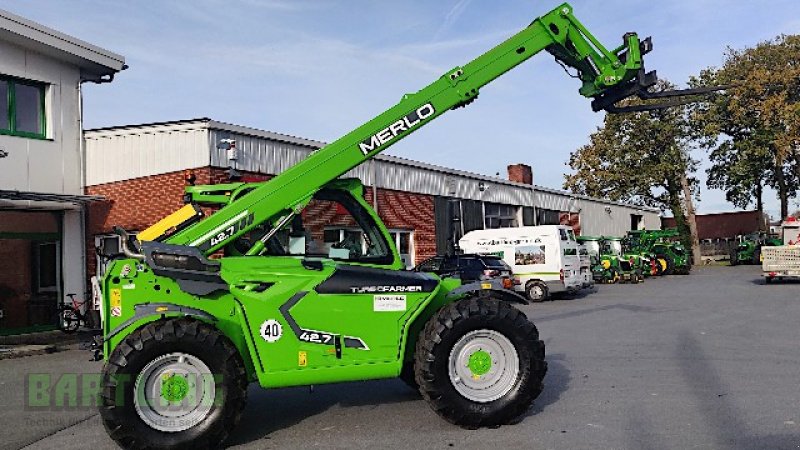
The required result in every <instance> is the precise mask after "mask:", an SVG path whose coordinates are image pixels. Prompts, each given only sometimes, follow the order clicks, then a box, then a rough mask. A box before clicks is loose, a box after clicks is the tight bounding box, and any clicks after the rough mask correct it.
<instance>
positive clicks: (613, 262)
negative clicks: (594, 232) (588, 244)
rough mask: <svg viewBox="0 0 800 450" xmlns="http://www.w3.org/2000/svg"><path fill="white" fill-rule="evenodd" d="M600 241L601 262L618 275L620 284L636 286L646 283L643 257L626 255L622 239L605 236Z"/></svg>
mask: <svg viewBox="0 0 800 450" xmlns="http://www.w3.org/2000/svg"><path fill="white" fill-rule="evenodd" d="M600 239H601V240H600V251H601V256H600V262H601V264H603V266H604V267H606V266H608V267H609V268H610V269H611V270H613V271H614V272H615V273H616V275H617V278H618V280H619V282H620V283H634V284H635V283H641V282H643V281H644V273H643V271H642V266H643V260H642V257H641V255H638V254H632V253H625V252H624V251H623V247H622V238H619V237H610V236H603V237H602V238H600Z"/></svg>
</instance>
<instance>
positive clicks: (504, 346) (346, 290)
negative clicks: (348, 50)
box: [99, 4, 697, 448]
mask: <svg viewBox="0 0 800 450" xmlns="http://www.w3.org/2000/svg"><path fill="white" fill-rule="evenodd" d="M651 48H652V44H651V41H650V40H649V39H645V40H640V39H639V37H638V36H637V35H636V34H635V33H627V34H625V35H624V38H623V42H622V44H621V45H620V46H619V47H617V48H615V49H612V50H607V49H606V48H605V47H604V46H603V45H602V44H600V43H599V42H598V41H597V40H596V39H595V38H594V37H593V36H592V35H591V34H590V33H589V32H588V31H587V30H586V28H585V27H584V26H583V25H582V24H581V23H580V22H579V21H578V20H577V19H576V18H575V16H574V15H573V12H572V8H571V7H570V6H569V5H568V4H562V5H560V6H558V7H557V8H556V9H554V10H553V11H551V12H549V13H547V14H545V15H543V16H541V17H539V18H537V19H535V20H534V21H533V22H532V23H531V24H530V25H529V26H528V27H526V28H525V29H523V30H522V31H520V32H519V33H517V34H515V35H513V36H511V37H510V38H509V39H507V40H506V41H504V42H502V43H500V44H499V45H498V46H496V47H494V48H493V49H491V50H489V51H487V52H486V53H484V54H482V55H480V56H478V57H477V58H476V59H474V60H472V61H470V62H469V63H467V64H465V65H463V66H460V67H456V68H454V69H452V70H450V71H448V72H447V73H445V74H444V75H443V76H442V77H441V78H439V79H437V80H435V81H434V82H432V83H431V84H429V85H428V86H426V87H424V88H422V89H421V90H419V91H417V92H413V93H409V94H406V95H404V96H403V97H402V98H401V100H400V101H399V103H397V104H396V105H394V106H392V107H390V108H389V109H388V110H386V111H385V112H383V113H381V114H379V115H378V116H377V117H375V118H373V119H371V120H369V121H368V122H366V123H364V124H363V125H361V126H359V127H358V128H356V129H355V130H353V131H351V132H349V133H348V134H346V135H344V136H343V137H341V138H339V139H337V140H335V141H334V142H332V143H330V144H328V145H326V146H324V147H323V148H321V149H319V150H317V151H315V152H314V153H312V154H311V155H310V156H309V157H308V158H306V159H305V160H303V161H301V162H300V163H298V164H296V165H295V166H293V167H291V168H289V169H287V170H286V171H284V172H283V173H281V174H279V175H278V176H276V177H274V178H273V179H271V180H270V181H268V182H264V183H253V184H245V183H230V184H225V185H216V186H194V187H190V188H189V189H187V192H186V196H185V200H186V202H187V203H186V205H185V206H184V207H183V208H181V209H180V210H178V211H176V212H175V213H173V214H171V215H169V216H167V217H166V218H164V219H162V220H161V221H159V222H158V223H156V224H154V225H153V226H151V227H150V228H148V229H147V230H144V231H142V232H141V233H139V234H138V235H137V236H136V237H133V236H131V235H129V234H128V233H127V232H126V231H125V230H122V229H120V228H116V230H115V231H116V232H117V233H118V234H119V235H120V236H121V238H122V240H121V242H122V243H123V245H122V251H123V254H124V256H122V257H120V258H118V259H115V260H114V261H112V262H111V263H110V265H109V266H108V269H107V271H106V273H105V275H104V276H103V279H102V281H101V289H102V296H103V302H102V316H103V326H102V333H103V335H102V339H101V345H102V357H103V358H105V365H104V368H103V374H102V385H101V395H100V402H101V405H100V408H99V409H100V415H101V418H102V421H103V423H104V425H105V427H106V430H107V431H108V433H109V434H110V436H111V437H112V438H113V439H114V440H115V441H116V442H117V443H118V444H120V445H121V446H123V447H135V448H165V447H170V448H173V447H181V448H204V447H217V446H219V445H220V443H221V442H222V441H223V440H224V439H225V438H226V437H227V436H228V434H229V433H230V432H231V430H233V429H234V428H235V426H236V424H237V423H238V422H239V419H240V417H241V414H242V410H243V407H244V405H245V402H246V396H247V386H248V384H249V383H251V382H257V383H258V384H259V385H260V386H262V387H264V388H279V387H287V386H299V385H315V384H322V383H336V382H344V381H358V380H369V379H381V378H393V377H398V376H399V377H401V378H403V379H404V380H405V381H406V382H407V383H409V384H411V385H413V386H415V387H416V388H417V389H418V390H419V392H420V393H421V395H422V396H423V397H424V398H425V400H427V402H428V403H429V404H430V406H431V407H432V408H433V409H434V410H435V411H436V412H437V413H438V414H439V415H440V416H442V417H443V418H444V419H446V420H448V421H449V422H452V423H454V424H458V425H461V426H464V427H470V428H474V427H481V426H497V425H501V424H506V423H509V422H511V421H513V420H514V419H515V418H516V417H518V416H519V415H520V414H522V413H523V412H525V411H526V410H527V409H528V408H529V407H530V404H531V402H532V401H533V400H534V399H535V398H536V397H537V396H538V395H539V393H540V392H541V391H542V388H543V383H542V381H543V379H544V376H545V372H546V369H547V364H546V362H545V349H544V344H543V343H542V341H541V340H540V337H539V333H538V331H537V329H536V327H535V326H534V324H533V323H531V322H530V321H529V320H528V319H527V318H526V317H525V315H524V314H523V313H521V312H520V311H519V310H518V309H517V308H515V307H514V306H513V305H512V303H513V302H515V301H520V302H524V300H523V299H522V298H519V297H518V296H516V294H514V293H511V292H510V291H508V290H506V289H502V287H499V286H495V285H494V284H492V283H491V282H479V283H474V284H466V285H461V282H460V281H459V280H457V279H454V278H441V279H440V278H439V277H437V276H435V275H432V274H426V273H419V272H412V271H405V270H402V269H403V263H402V261H401V259H400V256H399V254H398V252H397V249H396V248H395V245H394V244H393V243H392V242H393V241H392V240H391V239H390V238H389V232H388V231H387V229H386V227H385V226H384V225H383V224H382V223H381V221H380V219H379V218H378V216H377V214H376V213H375V211H374V210H373V209H372V208H371V207H370V205H369V204H368V203H367V202H366V201H365V199H364V195H363V194H364V192H363V187H362V185H361V183H360V182H359V181H358V180H350V179H340V177H341V176H342V175H344V174H345V173H346V172H348V171H349V170H351V169H353V168H354V167H356V166H358V165H360V164H362V163H364V162H365V161H368V160H369V159H371V158H373V157H374V156H375V155H377V154H379V153H380V152H382V151H384V150H386V149H387V148H389V147H390V146H391V145H393V144H395V143H397V142H398V141H399V140H401V139H403V138H405V137H407V136H409V135H410V134H411V133H413V132H414V131H416V130H418V129H419V128H420V127H422V126H424V125H426V124H428V123H430V122H432V121H433V120H434V119H435V118H437V117H438V116H440V115H442V114H444V113H446V112H448V111H450V110H452V109H456V108H459V107H463V106H466V105H468V104H470V103H472V102H473V101H474V100H475V99H476V97H477V96H478V91H479V89H480V88H481V87H483V86H484V85H486V84H488V83H489V82H491V81H492V80H494V79H496V78H497V77H499V76H500V75H502V74H504V73H505V72H507V71H509V70H511V69H513V68H514V67H516V66H517V65H519V64H520V63H522V62H524V61H526V60H528V59H529V58H531V57H532V56H534V55H536V54H538V53H540V52H542V51H543V50H546V51H547V52H549V53H550V54H551V55H552V56H554V57H555V59H556V60H557V61H558V62H559V63H560V64H562V65H564V66H566V67H570V68H572V69H574V70H575V71H576V77H578V78H579V79H580V80H581V82H582V86H581V88H580V94H582V95H583V96H586V97H588V98H591V99H592V107H593V109H594V110H596V111H599V110H606V111H609V112H625V111H631V110H636V111H640V110H648V109H658V108H663V107H666V106H670V105H673V104H674V103H669V102H667V103H664V104H660V105H654V104H649V105H646V106H644V107H627V106H622V107H618V106H616V103H617V102H618V101H620V100H622V99H624V98H628V97H630V96H634V95H635V96H639V97H641V98H651V95H652V94H650V92H649V91H648V88H650V87H652V86H653V85H654V84H655V83H656V81H657V77H656V74H655V72H645V70H644V66H643V61H642V56H643V55H644V54H645V53H647V52H649V51H650V50H651ZM696 93H697V91H686V90H684V91H674V96H675V97H682V96H684V95H687V94H696ZM659 95H661V96H662V97H663V94H659ZM630 108H634V109H630ZM643 108H644V109H643ZM233 144H234V143H230V142H228V143H224V144H223V147H224V146H230V145H233ZM204 205H206V206H208V205H210V206H214V207H215V208H214V209H216V212H214V213H213V214H210V215H208V216H207V217H204V213H203V209H202V208H201V206H204ZM206 211H208V208H206ZM331 223H337V224H346V225H347V229H348V230H351V229H357V230H358V231H353V232H347V233H344V235H342V234H341V233H329V232H327V231H328V230H326V228H325V225H327V224H331Z"/></svg>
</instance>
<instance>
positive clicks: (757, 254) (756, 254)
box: [751, 247, 761, 265]
mask: <svg viewBox="0 0 800 450" xmlns="http://www.w3.org/2000/svg"><path fill="white" fill-rule="evenodd" d="M751 263H752V264H753V265H760V264H761V247H756V249H755V250H754V251H753V260H752V261H751Z"/></svg>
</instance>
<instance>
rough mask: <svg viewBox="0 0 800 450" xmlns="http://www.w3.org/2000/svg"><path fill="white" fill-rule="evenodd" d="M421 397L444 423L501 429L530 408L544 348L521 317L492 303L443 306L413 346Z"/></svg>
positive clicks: (541, 374) (541, 371)
mask: <svg viewBox="0 0 800 450" xmlns="http://www.w3.org/2000/svg"><path fill="white" fill-rule="evenodd" d="M414 369H415V374H416V380H417V383H418V384H419V386H420V392H421V393H422V396H423V397H424V398H425V400H427V402H428V404H429V405H430V406H431V408H432V409H433V410H434V411H436V413H437V414H439V415H440V416H441V417H443V418H444V419H445V420H447V421H448V422H450V423H453V424H456V425H460V426H463V427H466V428H477V427H483V426H499V425H504V424H507V423H509V422H511V421H512V420H514V419H515V418H517V417H519V416H520V415H521V414H522V413H524V412H525V411H527V410H528V409H529V408H530V405H531V403H532V402H533V400H534V399H536V397H538V396H539V394H540V393H541V392H542V388H543V385H542V380H543V379H544V376H545V373H546V372H547V363H546V362H545V360H544V343H543V342H542V341H540V340H539V332H538V330H537V329H536V326H534V324H533V323H531V322H530V321H529V320H528V319H527V317H525V315H524V314H523V313H522V312H520V311H519V310H517V309H516V308H514V307H513V306H511V305H509V304H508V303H507V302H503V301H501V300H498V299H494V298H488V299H487V298H482V299H474V298H471V299H465V300H461V301H458V302H455V303H451V304H449V305H447V306H445V307H443V308H442V309H441V310H439V312H438V313H437V314H436V315H434V316H433V317H432V318H431V319H430V320H429V321H428V323H427V324H426V326H425V330H424V331H423V335H422V336H421V337H420V339H419V340H418V341H417V348H416V354H415V366H414Z"/></svg>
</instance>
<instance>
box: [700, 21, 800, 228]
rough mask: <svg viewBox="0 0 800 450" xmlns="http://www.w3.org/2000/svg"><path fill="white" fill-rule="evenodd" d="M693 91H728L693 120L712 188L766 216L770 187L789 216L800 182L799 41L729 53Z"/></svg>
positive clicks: (712, 99)
mask: <svg viewBox="0 0 800 450" xmlns="http://www.w3.org/2000/svg"><path fill="white" fill-rule="evenodd" d="M690 84H692V85H694V86H709V85H718V84H723V85H731V87H730V88H729V89H727V90H726V91H725V92H724V93H720V94H716V95H713V96H710V97H709V98H708V101H707V102H703V103H699V104H696V105H694V106H693V107H692V111H691V114H690V123H691V126H692V129H693V132H694V136H695V137H696V138H697V139H698V142H699V143H700V144H701V145H702V146H703V147H705V148H707V149H708V150H709V159H710V161H711V163H712V167H711V168H710V169H708V171H707V174H708V180H707V184H708V187H710V188H714V189H722V190H724V191H725V194H726V197H727V199H728V200H729V201H730V202H731V203H733V204H734V205H736V206H738V207H742V208H745V207H748V206H749V205H751V204H755V205H756V206H757V208H758V209H761V195H762V190H763V187H764V186H765V185H766V186H771V187H773V188H775V189H776V190H777V191H778V194H779V197H780V199H781V207H782V208H781V209H782V214H783V215H785V214H786V210H787V207H788V199H789V198H792V197H794V196H795V195H796V192H797V188H798V179H800V153H799V152H798V143H800V104H799V103H798V99H799V98H800V36H787V35H781V36H778V37H777V38H775V39H773V40H770V41H765V42H761V43H759V44H758V45H756V46H755V47H752V48H745V49H742V50H734V49H728V51H727V52H726V54H725V61H724V63H723V65H722V67H720V68H708V69H706V70H704V71H703V72H701V73H700V75H699V76H698V77H696V78H693V79H692V80H691V82H690Z"/></svg>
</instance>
